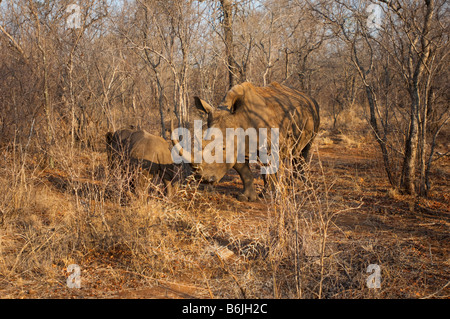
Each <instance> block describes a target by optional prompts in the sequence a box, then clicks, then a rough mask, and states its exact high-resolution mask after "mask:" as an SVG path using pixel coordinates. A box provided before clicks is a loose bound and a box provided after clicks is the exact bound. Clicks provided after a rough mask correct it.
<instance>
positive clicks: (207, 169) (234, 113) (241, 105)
mask: <svg viewBox="0 0 450 319" xmlns="http://www.w3.org/2000/svg"><path fill="white" fill-rule="evenodd" d="M194 99H195V106H196V107H197V108H198V109H199V110H200V111H202V112H204V113H206V114H207V116H208V123H207V127H208V128H215V129H219V130H220V131H221V132H222V136H223V137H225V136H226V135H227V129H235V130H236V129H239V128H241V129H243V130H245V131H246V132H248V129H249V128H250V129H252V128H253V129H255V130H259V129H264V128H266V129H277V130H278V133H279V135H278V137H279V140H278V141H279V145H278V146H279V148H278V149H279V160H280V162H281V161H282V160H283V158H284V157H286V156H287V155H288V154H290V156H292V158H293V160H294V162H296V163H300V161H301V160H302V159H306V158H307V156H308V152H309V149H310V147H311V143H312V141H313V139H314V137H315V136H316V134H317V132H318V129H319V122H320V119H319V106H318V104H317V102H316V101H315V100H314V99H312V98H311V97H308V96H307V95H306V94H304V93H302V92H299V91H297V90H294V89H291V88H288V87H286V86H283V85H280V84H278V83H276V82H274V83H271V84H270V85H269V86H267V87H256V86H254V85H252V84H251V83H248V82H244V83H242V84H238V85H235V86H234V87H233V88H231V90H230V91H228V93H227V94H226V96H225V98H224V100H223V101H222V103H221V104H220V105H219V106H218V107H217V108H213V107H212V106H211V105H209V104H208V103H207V102H205V101H204V100H202V99H200V98H198V97H194ZM257 139H258V142H257V143H258V145H260V144H259V143H260V137H259V135H258V137H257ZM173 140H174V142H175V143H174V144H175V151H177V152H180V153H181V155H182V156H184V158H185V161H188V162H190V163H191V166H192V168H193V170H194V172H195V174H196V175H199V176H200V177H201V178H202V180H204V181H207V182H212V183H216V182H218V181H219V180H220V179H221V178H222V177H223V176H224V175H225V174H226V172H227V171H228V170H229V169H230V168H234V169H235V170H236V171H237V172H238V173H239V175H240V177H241V179H242V183H243V185H244V191H243V193H242V194H240V195H239V197H238V199H239V200H250V201H253V200H255V199H256V198H257V194H256V191H255V188H254V185H253V175H252V172H251V170H250V167H249V157H250V155H251V154H249V149H250V147H247V146H246V147H245V161H238V151H237V147H238V145H237V144H238V143H232V144H229V143H228V142H229V141H227V142H226V143H223V145H224V151H223V157H224V158H223V160H222V161H216V162H213V163H211V162H207V161H202V162H200V163H195V162H194V159H193V156H190V155H188V154H186V152H183V150H182V149H181V147H180V145H179V143H177V142H178V141H177V140H176V139H173ZM247 141H249V138H248V137H247ZM240 143H242V141H241V142H240ZM202 144H203V145H202V149H203V150H205V147H207V144H208V143H206V141H204V140H203V141H202ZM230 145H234V148H235V149H234V151H233V152H231V153H232V154H234V157H232V158H228V156H227V155H226V154H227V153H229V152H228V151H229V150H227V147H228V148H231V147H233V146H230ZM226 156H227V157H226ZM230 159H231V160H230ZM270 177H271V178H269V180H270V179H272V180H273V178H274V174H273V175H271V176H270ZM264 180H265V181H267V178H265V179H264Z"/></svg>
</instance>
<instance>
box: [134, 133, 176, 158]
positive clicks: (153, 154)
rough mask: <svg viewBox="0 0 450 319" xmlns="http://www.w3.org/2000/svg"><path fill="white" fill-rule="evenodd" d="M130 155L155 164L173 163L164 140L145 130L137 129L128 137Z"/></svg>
mask: <svg viewBox="0 0 450 319" xmlns="http://www.w3.org/2000/svg"><path fill="white" fill-rule="evenodd" d="M130 157H131V158H134V159H140V160H147V161H150V162H152V163H157V164H172V163H173V161H172V155H171V152H170V149H169V145H168V143H167V142H166V140H165V139H163V138H162V137H159V136H156V135H153V134H150V133H148V132H146V131H137V132H135V133H133V134H132V136H131V137H130Z"/></svg>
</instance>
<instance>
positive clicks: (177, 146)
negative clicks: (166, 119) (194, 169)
mask: <svg viewBox="0 0 450 319" xmlns="http://www.w3.org/2000/svg"><path fill="white" fill-rule="evenodd" d="M173 131H174V128H173V120H170V135H171V137H172V143H173V147H174V148H175V151H176V152H177V153H178V154H180V156H181V157H183V159H184V160H185V162H187V163H193V162H194V159H193V158H192V157H191V156H188V155H187V154H185V153H184V152H183V148H182V147H181V146H180V141H179V140H178V138H176V137H175V136H174V135H173Z"/></svg>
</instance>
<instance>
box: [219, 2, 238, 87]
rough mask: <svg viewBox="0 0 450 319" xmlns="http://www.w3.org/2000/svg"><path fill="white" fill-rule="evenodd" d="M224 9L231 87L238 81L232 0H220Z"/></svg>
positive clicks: (226, 50) (225, 38)
mask: <svg viewBox="0 0 450 319" xmlns="http://www.w3.org/2000/svg"><path fill="white" fill-rule="evenodd" d="M220 3H221V5H222V11H223V33H224V40H225V54H226V56H227V63H228V83H229V84H228V86H229V88H230V89H231V88H232V87H233V86H234V85H235V84H236V83H237V76H236V74H237V71H238V70H237V67H236V63H235V61H234V50H233V7H232V0H220Z"/></svg>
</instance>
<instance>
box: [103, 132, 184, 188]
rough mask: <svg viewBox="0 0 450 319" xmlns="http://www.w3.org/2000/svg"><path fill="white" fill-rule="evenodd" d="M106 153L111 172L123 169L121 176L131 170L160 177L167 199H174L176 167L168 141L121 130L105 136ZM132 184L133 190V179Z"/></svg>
mask: <svg viewBox="0 0 450 319" xmlns="http://www.w3.org/2000/svg"><path fill="white" fill-rule="evenodd" d="M106 150H107V155H108V164H109V166H110V167H111V168H113V169H114V168H117V167H118V166H121V167H122V168H124V169H123V170H122V172H124V171H127V170H126V169H125V168H130V169H131V173H135V172H136V171H137V170H142V171H145V172H147V173H149V174H150V175H158V176H159V177H160V178H161V179H162V181H163V182H164V186H165V192H166V195H167V196H171V195H172V180H173V179H174V177H175V174H176V167H175V164H174V163H173V160H172V155H171V152H170V148H169V145H168V143H167V142H166V140H165V139H163V138H162V137H159V136H156V135H153V134H150V133H148V132H147V131H145V130H136V129H121V130H118V131H116V132H114V133H113V132H108V133H106ZM131 183H132V185H130V186H131V188H132V189H133V188H134V181H133V179H132V182H131Z"/></svg>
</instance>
